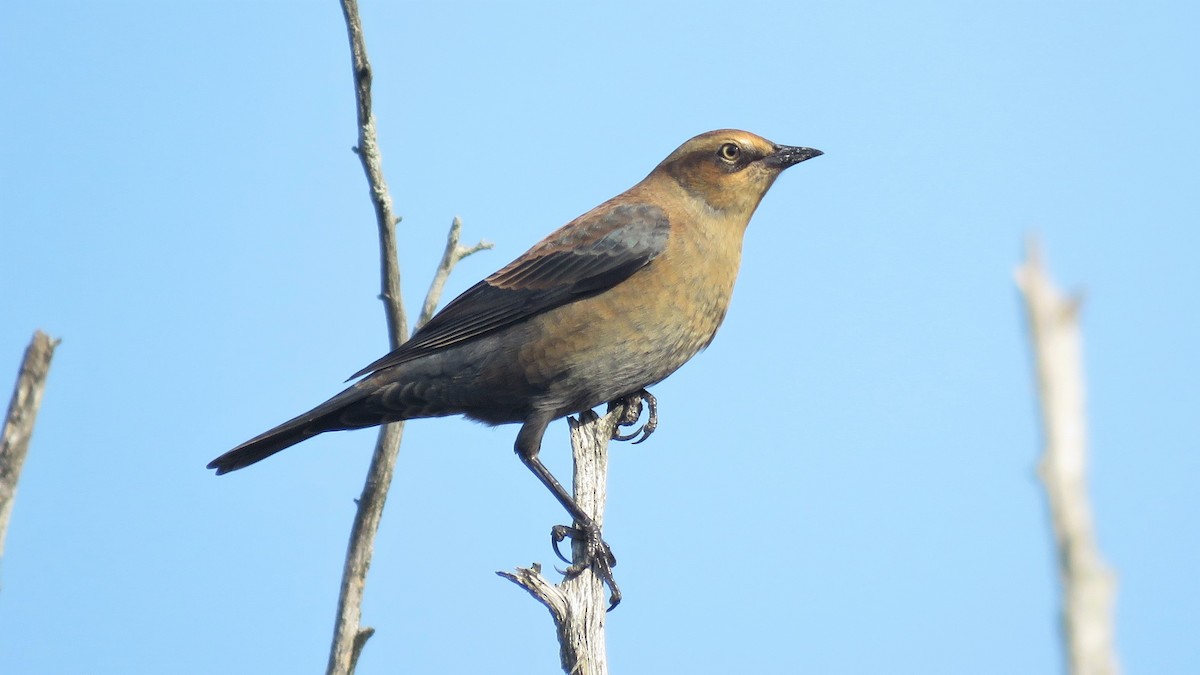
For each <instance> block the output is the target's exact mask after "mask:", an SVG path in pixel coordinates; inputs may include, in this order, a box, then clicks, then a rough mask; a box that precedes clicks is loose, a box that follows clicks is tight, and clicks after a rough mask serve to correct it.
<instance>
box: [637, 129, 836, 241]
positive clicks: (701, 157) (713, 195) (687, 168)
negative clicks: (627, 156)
mask: <svg viewBox="0 0 1200 675" xmlns="http://www.w3.org/2000/svg"><path fill="white" fill-rule="evenodd" d="M821 154H822V152H821V151H820V150H814V149H812V148H798V147H792V146H788V145H777V144H775V143H772V142H771V141H768V140H767V139H765V138H763V137H761V136H756V135H754V134H752V133H750V132H748V131H739V130H737V129H720V130H717V131H710V132H708V133H705V134H700V135H699V136H696V137H695V138H693V139H691V140H689V141H688V142H686V143H684V144H683V145H681V146H679V148H678V149H676V150H675V152H672V153H671V154H670V156H668V157H667V158H666V159H664V160H663V161H662V163H661V164H659V165H658V167H657V168H655V170H654V171H653V172H652V173H651V174H650V177H651V178H656V177H657V178H659V179H664V178H667V177H669V178H670V179H671V180H673V181H674V182H676V183H678V184H679V186H680V187H682V188H683V189H684V190H685V191H686V192H688V193H689V194H690V195H691V196H693V197H694V198H697V199H700V200H703V202H704V203H705V204H706V205H707V206H708V207H709V208H712V209H715V210H718V211H723V212H726V213H729V214H730V215H735V216H741V215H744V217H745V218H746V219H749V218H750V215H751V214H752V213H754V209H755V208H757V207H758V203H759V202H760V201H761V200H762V198H763V195H765V194H766V193H767V190H768V189H769V188H770V187H771V184H772V183H774V182H775V179H776V178H777V177H779V174H780V173H782V172H783V170H784V169H786V168H788V167H789V166H792V165H793V164H799V163H800V162H803V161H804V160H806V159H812V158H813V157H817V156H819V155H821Z"/></svg>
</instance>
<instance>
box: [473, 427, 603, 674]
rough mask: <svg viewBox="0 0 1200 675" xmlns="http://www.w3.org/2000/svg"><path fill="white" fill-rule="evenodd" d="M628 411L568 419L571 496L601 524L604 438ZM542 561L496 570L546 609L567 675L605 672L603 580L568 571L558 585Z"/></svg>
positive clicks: (578, 554) (578, 547)
mask: <svg viewBox="0 0 1200 675" xmlns="http://www.w3.org/2000/svg"><path fill="white" fill-rule="evenodd" d="M625 414H626V410H625V409H624V408H623V407H620V406H618V407H617V408H616V409H615V410H611V411H610V412H609V413H608V414H607V415H605V416H603V417H600V416H597V415H596V413H594V412H592V411H590V410H589V411H587V412H585V413H583V414H581V415H580V416H579V420H578V421H577V420H575V419H574V418H567V422H568V423H569V424H570V427H571V449H572V452H573V454H574V457H575V472H574V477H573V483H574V486H573V490H574V494H575V501H576V502H577V503H578V504H579V506H580V507H582V508H583V510H584V511H585V512H586V513H587V514H588V515H590V516H591V517H592V518H594V519H595V521H596V524H597V525H600V526H603V525H604V504H605V499H606V494H607V489H608V443H609V441H610V440H611V439H612V437H613V432H614V430H616V428H617V424H618V423H619V422H620V421H621V420H622V418H623V417H624V416H625ZM572 550H573V559H574V562H575V563H577V564H578V563H580V562H581V561H582V560H583V557H584V550H583V543H582V542H577V541H575V542H572ZM541 572H542V568H541V565H538V564H536V563H534V564H533V565H532V566H530V567H518V568H517V569H516V570H515V571H513V572H497V574H499V575H500V576H502V577H504V578H505V579H508V580H510V581H512V582H513V583H515V584H517V585H518V586H521V587H522V588H524V589H525V590H526V591H528V592H529V594H530V595H532V596H533V597H534V598H535V599H536V600H537V601H538V602H540V603H542V604H543V605H545V606H546V609H548V610H550V618H552V619H553V620H554V627H555V629H556V631H557V633H558V644H559V658H560V660H561V662H562V668H563V671H564V672H566V673H567V674H568V675H606V673H608V660H607V656H606V654H605V642H604V639H605V638H604V621H605V617H606V616H607V614H606V612H607V611H608V602H607V601H606V600H605V598H604V583H603V581H602V580H601V579H600V577H598V576H596V575H595V574H594V573H593V572H592V570H591V568H588V569H585V570H583V571H582V572H580V573H579V574H577V575H574V576H568V577H567V578H565V579H563V581H562V582H561V583H559V584H558V585H555V584H552V583H550V581H548V580H547V579H546V578H545V577H543V576H542V574H541Z"/></svg>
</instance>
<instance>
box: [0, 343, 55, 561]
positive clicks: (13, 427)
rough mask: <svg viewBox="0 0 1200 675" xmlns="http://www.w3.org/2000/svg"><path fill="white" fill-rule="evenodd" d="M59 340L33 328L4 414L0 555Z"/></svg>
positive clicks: (0, 449)
mask: <svg viewBox="0 0 1200 675" xmlns="http://www.w3.org/2000/svg"><path fill="white" fill-rule="evenodd" d="M58 343H59V341H58V340H51V339H50V337H49V336H48V335H46V334H45V333H43V332H42V331H40V330H39V331H34V333H33V339H32V340H31V341H30V342H29V346H28V347H26V348H25V358H24V359H22V360H21V370H20V371H19V373H18V375H17V383H16V385H15V386H14V387H13V395H12V399H11V400H10V401H9V403H8V414H7V415H6V416H5V417H4V435H3V436H0V557H3V556H4V535H5V534H6V533H7V532H8V520H9V518H10V517H11V516H12V508H13V499H15V498H16V495H17V481H18V480H19V479H20V478H21V467H22V466H23V465H24V464H25V456H26V455H27V454H28V453H29V439H30V438H31V437H32V436H33V423H34V420H36V419H37V413H38V407H39V406H41V404H42V392H43V391H45V389H46V376H47V374H49V372H50V359H51V358H53V357H54V348H55V347H57V346H58Z"/></svg>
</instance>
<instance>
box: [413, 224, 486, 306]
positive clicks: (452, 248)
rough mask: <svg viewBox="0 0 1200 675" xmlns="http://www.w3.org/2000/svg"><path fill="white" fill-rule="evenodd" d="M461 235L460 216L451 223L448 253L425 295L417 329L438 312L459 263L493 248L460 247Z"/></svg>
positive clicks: (484, 242)
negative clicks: (451, 275) (444, 292)
mask: <svg viewBox="0 0 1200 675" xmlns="http://www.w3.org/2000/svg"><path fill="white" fill-rule="evenodd" d="M461 233H462V220H461V219H460V218H459V217H458V216H454V220H453V221H452V222H451V223H450V233H449V234H447V235H446V251H445V252H444V253H442V261H441V262H440V263H438V268H437V271H436V272H435V273H434V275H433V282H432V283H431V284H429V293H427V294H426V295H425V304H424V305H423V306H422V307H421V316H420V317H418V318H417V328H420V327H421V326H424V325H425V324H426V323H428V322H429V320H430V319H431V318H433V313H434V311H436V310H437V306H438V300H440V299H441V297H442V290H443V289H445V286H446V279H449V278H450V272H451V271H452V270H453V269H454V266H455V265H457V264H458V261H460V260H462V259H463V258H465V257H467V256H469V255H472V254H475V253H478V252H480V251H483V250H485V249H489V248H491V247H492V244H491V242H487V241H480V242H479V243H478V244H475V245H474V246H471V247H469V248H468V247H466V246H460V245H459V244H458V238H459V235H460V234H461Z"/></svg>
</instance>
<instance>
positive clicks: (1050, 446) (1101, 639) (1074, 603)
mask: <svg viewBox="0 0 1200 675" xmlns="http://www.w3.org/2000/svg"><path fill="white" fill-rule="evenodd" d="M1016 281H1017V286H1018V287H1019V288H1020V289H1021V293H1022V295H1023V296H1024V299H1025V306H1026V310H1027V311H1028V316H1029V328H1030V332H1031V337H1032V340H1033V352H1034V357H1035V360H1036V362H1037V376H1038V391H1039V394H1040V398H1041V404H1042V426H1043V433H1044V435H1045V450H1044V454H1043V455H1042V459H1041V462H1040V464H1039V466H1038V475H1039V477H1040V478H1041V480H1042V484H1043V486H1044V487H1045V490H1046V497H1047V500H1048V503H1049V507H1050V520H1051V523H1052V525H1053V528H1054V538H1055V542H1056V544H1057V547H1058V563H1059V576H1060V578H1061V581H1062V585H1063V610H1062V625H1063V632H1064V637H1065V639H1066V643H1067V645H1066V646H1067V661H1068V664H1069V668H1070V673H1071V674H1072V675H1116V674H1117V673H1118V672H1119V667H1118V665H1117V656H1116V648H1115V646H1114V639H1113V635H1114V620H1113V602H1114V596H1115V595H1116V577H1115V575H1114V574H1113V572H1112V571H1111V570H1110V569H1109V568H1108V566H1107V565H1106V564H1105V563H1104V560H1103V559H1102V558H1101V556H1100V551H1099V548H1098V546H1097V544H1096V535H1095V530H1094V527H1093V522H1092V508H1091V504H1090V502H1089V499H1088V493H1087V418H1086V412H1085V406H1084V379H1083V346H1082V339H1081V337H1080V331H1079V306H1080V302H1079V300H1078V299H1077V298H1072V297H1064V296H1063V295H1062V293H1061V292H1060V291H1059V290H1058V289H1057V288H1056V287H1055V285H1054V283H1053V281H1051V280H1050V278H1049V276H1048V274H1047V272H1046V270H1045V267H1044V266H1043V262H1042V255H1041V250H1040V247H1039V246H1038V243H1037V242H1036V241H1034V240H1031V241H1030V242H1029V244H1028V248H1027V252H1026V260H1025V263H1024V264H1023V265H1022V266H1021V267H1020V268H1018V269H1017V272H1016Z"/></svg>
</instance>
